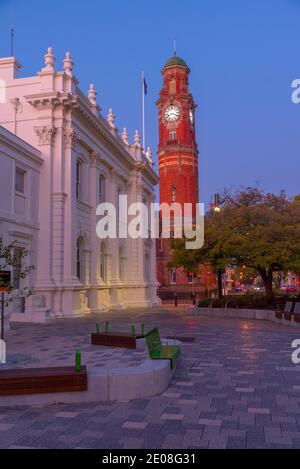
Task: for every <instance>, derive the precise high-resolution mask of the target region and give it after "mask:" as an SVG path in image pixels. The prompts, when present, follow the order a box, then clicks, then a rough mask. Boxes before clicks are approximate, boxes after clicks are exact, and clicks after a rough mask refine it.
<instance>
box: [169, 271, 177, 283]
mask: <svg viewBox="0 0 300 469" xmlns="http://www.w3.org/2000/svg"><path fill="white" fill-rule="evenodd" d="M170 283H171V284H172V285H175V284H176V269H171V270H170Z"/></svg>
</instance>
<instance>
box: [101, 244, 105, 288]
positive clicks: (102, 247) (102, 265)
mask: <svg viewBox="0 0 300 469" xmlns="http://www.w3.org/2000/svg"><path fill="white" fill-rule="evenodd" d="M100 277H101V278H102V280H103V282H106V279H107V268H106V248H105V244H104V243H102V244H101V252H100Z"/></svg>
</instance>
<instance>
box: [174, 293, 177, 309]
mask: <svg viewBox="0 0 300 469" xmlns="http://www.w3.org/2000/svg"><path fill="white" fill-rule="evenodd" d="M174 304H175V306H176V307H177V306H178V298H177V293H174Z"/></svg>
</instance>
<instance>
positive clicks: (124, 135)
mask: <svg viewBox="0 0 300 469" xmlns="http://www.w3.org/2000/svg"><path fill="white" fill-rule="evenodd" d="M122 140H123V142H124V143H125V145H129V141H128V132H127V129H126V127H124V129H123V133H122Z"/></svg>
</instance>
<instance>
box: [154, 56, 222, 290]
mask: <svg viewBox="0 0 300 469" xmlns="http://www.w3.org/2000/svg"><path fill="white" fill-rule="evenodd" d="M189 74H190V69H189V67H188V66H187V64H186V63H185V61H184V60H183V59H181V58H179V57H177V56H176V55H174V56H173V57H171V58H170V59H169V60H168V61H167V63H166V65H165V66H164V68H163V69H162V76H163V86H162V89H161V91H160V95H159V99H158V101H157V108H158V121H159V145H158V162H159V179H160V203H161V204H164V203H166V204H169V205H172V204H175V203H176V204H180V206H181V207H182V213H184V210H183V207H184V204H187V203H189V204H191V207H192V211H191V213H189V214H186V213H184V215H185V216H186V215H188V216H189V217H190V218H191V220H192V222H193V221H195V214H196V205H197V203H199V186H198V146H197V142H196V132H195V110H196V104H195V102H194V99H193V96H192V94H191V93H190V91H189ZM163 216H164V214H163V213H162V217H163ZM173 234H174V233H173V232H172V229H171V237H172V236H173ZM170 259H171V250H170V240H169V239H163V237H162V238H161V239H159V242H158V246H157V274H158V281H159V283H160V295H161V297H162V298H165V297H169V298H170V297H172V295H173V294H174V293H177V294H180V293H182V294H183V293H185V294H186V295H188V294H192V293H197V294H200V293H205V290H207V293H210V291H211V290H212V289H213V288H215V274H214V272H212V269H210V268H207V267H206V266H199V270H198V272H197V274H196V275H195V274H194V273H192V272H191V273H187V274H185V273H184V271H183V269H170V268H169V267H168V262H169V261H170ZM170 295H171V296H170Z"/></svg>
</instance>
